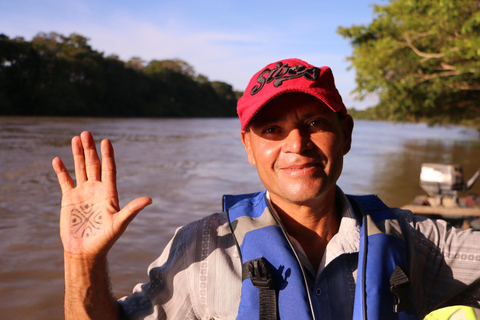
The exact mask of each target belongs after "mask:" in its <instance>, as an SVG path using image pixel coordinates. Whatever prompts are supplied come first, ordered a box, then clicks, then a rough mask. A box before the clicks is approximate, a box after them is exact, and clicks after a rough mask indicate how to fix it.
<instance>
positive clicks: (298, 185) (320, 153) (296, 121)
mask: <svg viewBox="0 0 480 320" xmlns="http://www.w3.org/2000/svg"><path fill="white" fill-rule="evenodd" d="M352 128H353V121H352V118H351V117H350V116H348V115H347V117H346V118H345V119H343V120H340V119H339V118H338V116H337V114H336V113H335V112H333V111H332V110H331V109H330V108H329V107H328V106H326V105H325V104H324V103H323V102H321V101H320V100H318V99H316V98H314V97H312V96H310V95H307V94H302V93H290V94H284V95H282V96H280V97H278V98H276V99H274V100H272V101H271V102H270V103H268V104H267V105H266V106H264V107H263V108H262V109H261V110H260V111H259V113H258V114H256V115H255V116H254V118H253V119H252V121H251V122H250V126H249V130H247V131H246V132H242V141H243V144H244V146H245V149H246V150H247V154H248V160H249V162H250V163H251V164H252V165H254V166H256V167H257V171H258V175H259V177H260V180H261V181H262V183H263V185H264V186H265V188H266V189H267V190H268V191H269V193H270V197H271V199H272V201H273V202H274V203H280V202H288V203H295V204H299V205H308V204H311V205H315V204H316V201H322V199H324V197H330V198H332V199H330V200H333V199H334V195H335V186H336V181H337V179H338V178H339V176H340V173H341V171H342V166H343V156H344V155H345V154H346V153H347V152H348V151H349V150H350V142H351V132H352Z"/></svg>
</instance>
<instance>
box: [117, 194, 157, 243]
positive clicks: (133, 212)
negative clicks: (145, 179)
mask: <svg viewBox="0 0 480 320" xmlns="http://www.w3.org/2000/svg"><path fill="white" fill-rule="evenodd" d="M150 204H152V199H151V198H149V197H141V198H137V199H135V200H133V201H131V202H130V203H129V204H127V205H126V206H125V207H124V208H123V209H122V210H120V211H119V212H118V215H117V216H116V217H117V219H118V226H117V227H118V228H119V231H120V234H121V233H123V232H124V231H125V229H127V226H128V224H129V223H130V222H131V221H132V220H133V219H134V218H135V217H136V216H137V214H138V213H139V212H140V211H142V210H143V209H144V208H145V207H146V206H148V205H150Z"/></svg>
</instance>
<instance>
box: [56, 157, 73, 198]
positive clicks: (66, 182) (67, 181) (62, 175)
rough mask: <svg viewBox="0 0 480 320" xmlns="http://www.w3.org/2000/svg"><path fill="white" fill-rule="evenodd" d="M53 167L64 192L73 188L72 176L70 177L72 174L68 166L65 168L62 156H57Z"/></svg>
mask: <svg viewBox="0 0 480 320" xmlns="http://www.w3.org/2000/svg"><path fill="white" fill-rule="evenodd" d="M52 167H53V170H55V173H56V174H57V179H58V184H60V188H61V189H62V194H65V193H66V192H67V191H69V190H71V189H72V188H73V180H72V177H70V174H68V171H67V168H65V165H64V164H63V162H62V160H60V158H58V157H56V158H55V159H53V160H52Z"/></svg>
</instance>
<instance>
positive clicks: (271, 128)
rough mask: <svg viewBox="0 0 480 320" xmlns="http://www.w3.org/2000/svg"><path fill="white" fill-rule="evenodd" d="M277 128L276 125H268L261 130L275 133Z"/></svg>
mask: <svg viewBox="0 0 480 320" xmlns="http://www.w3.org/2000/svg"><path fill="white" fill-rule="evenodd" d="M278 131H279V130H278V128H276V127H268V128H265V129H264V130H263V133H270V134H272V133H277V132H278Z"/></svg>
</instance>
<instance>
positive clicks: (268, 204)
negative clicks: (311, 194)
mask: <svg viewBox="0 0 480 320" xmlns="http://www.w3.org/2000/svg"><path fill="white" fill-rule="evenodd" d="M263 199H264V201H265V202H266V203H267V207H268V209H269V210H270V214H271V215H272V216H273V218H274V219H275V221H276V222H277V224H278V225H279V227H280V229H281V230H282V233H283V236H284V237H285V239H286V240H287V243H288V245H289V246H290V248H291V249H292V251H293V254H294V256H295V259H296V260H297V263H298V266H299V267H300V271H301V272H302V277H303V284H304V286H305V290H306V291H307V297H308V304H309V305H310V311H311V312H312V320H316V317H315V309H314V308H313V303H312V297H311V295H310V289H309V287H308V282H307V277H306V276H305V271H304V270H303V266H302V263H301V262H300V258H298V255H297V252H296V251H295V248H294V246H293V244H292V242H291V241H290V238H289V237H288V235H287V232H286V231H285V229H284V228H283V224H282V222H281V221H280V220H279V219H278V217H277V215H276V214H275V213H274V212H275V211H273V209H272V207H271V206H270V203H269V201H268V200H267V199H266V197H265V196H264V197H263Z"/></svg>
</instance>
